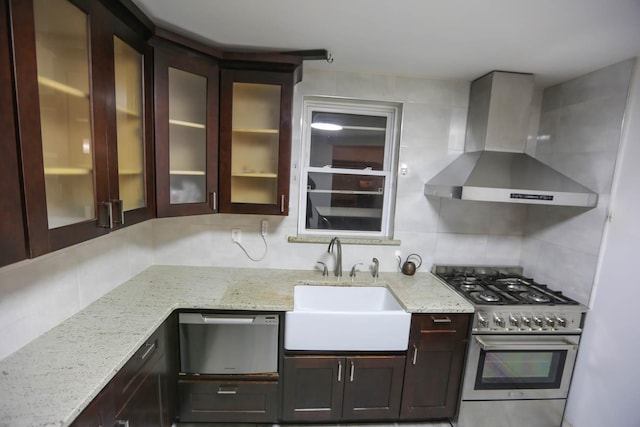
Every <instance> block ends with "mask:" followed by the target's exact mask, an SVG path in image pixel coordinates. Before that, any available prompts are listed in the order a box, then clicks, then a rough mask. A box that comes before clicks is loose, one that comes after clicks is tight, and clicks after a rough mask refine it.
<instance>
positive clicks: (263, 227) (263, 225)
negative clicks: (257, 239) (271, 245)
mask: <svg viewBox="0 0 640 427" xmlns="http://www.w3.org/2000/svg"><path fill="white" fill-rule="evenodd" d="M268 232H269V221H267V220H266V219H263V220H262V221H260V233H261V234H262V235H263V236H266V235H267V233H268Z"/></svg>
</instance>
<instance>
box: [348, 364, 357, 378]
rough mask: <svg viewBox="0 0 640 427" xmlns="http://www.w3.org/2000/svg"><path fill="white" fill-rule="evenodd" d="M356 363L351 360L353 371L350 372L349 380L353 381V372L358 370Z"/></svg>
mask: <svg viewBox="0 0 640 427" xmlns="http://www.w3.org/2000/svg"><path fill="white" fill-rule="evenodd" d="M354 365H355V364H354V363H353V360H352V361H351V372H350V373H349V381H351V382H353V374H354V371H355V370H356V368H355V366H354Z"/></svg>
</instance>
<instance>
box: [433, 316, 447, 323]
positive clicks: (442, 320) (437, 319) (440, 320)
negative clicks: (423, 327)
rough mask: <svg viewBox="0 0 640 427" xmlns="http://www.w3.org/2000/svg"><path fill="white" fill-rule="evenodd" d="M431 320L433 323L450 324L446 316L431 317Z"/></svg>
mask: <svg viewBox="0 0 640 427" xmlns="http://www.w3.org/2000/svg"><path fill="white" fill-rule="evenodd" d="M431 320H432V321H433V323H451V318H450V317H448V316H445V317H434V316H431Z"/></svg>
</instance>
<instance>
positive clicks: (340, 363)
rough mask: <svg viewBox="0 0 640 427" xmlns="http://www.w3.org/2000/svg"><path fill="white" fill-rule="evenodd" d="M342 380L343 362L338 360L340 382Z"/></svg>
mask: <svg viewBox="0 0 640 427" xmlns="http://www.w3.org/2000/svg"><path fill="white" fill-rule="evenodd" d="M340 381H342V362H341V361H339V360H338V382H340Z"/></svg>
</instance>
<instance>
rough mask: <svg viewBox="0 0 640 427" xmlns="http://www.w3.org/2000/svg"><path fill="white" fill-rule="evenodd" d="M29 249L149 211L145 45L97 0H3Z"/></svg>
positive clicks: (60, 243) (41, 249) (86, 235)
mask: <svg viewBox="0 0 640 427" xmlns="http://www.w3.org/2000/svg"><path fill="white" fill-rule="evenodd" d="M9 4H10V11H11V20H12V22H11V29H12V35H13V38H12V40H13V46H12V47H13V62H14V68H15V88H16V99H17V106H18V108H17V129H18V138H19V141H20V155H21V156H20V157H21V162H22V163H21V166H22V179H23V186H24V207H25V217H26V225H27V234H28V244H29V250H30V256H32V257H34V256H38V255H41V254H44V253H47V252H50V251H53V250H57V249H60V248H63V247H66V246H70V245H73V244H75V243H79V242H82V241H85V240H88V239H91V238H93V237H97V236H100V235H103V234H106V233H108V232H109V231H110V229H113V228H117V227H121V226H123V225H128V224H133V223H136V222H139V221H142V220H144V219H147V218H150V217H151V216H152V214H153V212H154V208H155V205H154V197H153V195H154V191H153V183H154V181H153V175H150V174H152V173H153V167H152V165H153V163H152V162H153V155H152V151H151V150H152V136H153V134H152V124H151V123H152V120H153V112H152V109H151V104H150V101H151V96H152V93H151V88H149V87H148V85H146V84H144V81H145V79H148V80H147V81H150V79H151V74H150V73H151V63H150V61H151V55H150V53H149V50H148V49H149V48H148V47H146V45H145V43H144V38H143V37H142V36H139V35H138V33H137V32H136V31H134V30H133V29H131V28H130V27H127V26H126V25H124V24H123V23H122V22H121V21H120V20H119V19H118V18H116V17H115V16H114V15H113V14H112V13H111V12H110V11H108V10H107V9H106V7H105V6H104V5H103V4H102V3H101V2H98V1H96V0H93V1H91V0H73V1H71V0H33V1H29V0H10V2H9Z"/></svg>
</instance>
